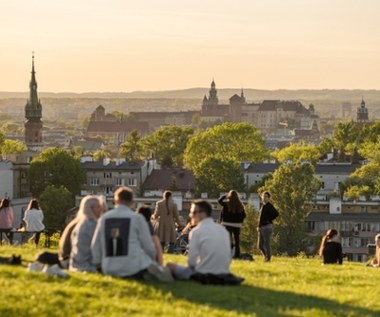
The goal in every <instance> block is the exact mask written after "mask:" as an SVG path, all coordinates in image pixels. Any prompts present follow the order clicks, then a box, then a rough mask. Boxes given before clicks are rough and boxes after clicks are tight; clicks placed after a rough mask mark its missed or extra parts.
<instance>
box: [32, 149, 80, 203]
mask: <svg viewBox="0 0 380 317" xmlns="http://www.w3.org/2000/svg"><path fill="white" fill-rule="evenodd" d="M29 177H30V186H31V191H32V193H33V195H34V196H38V195H40V194H41V193H42V192H43V191H44V189H45V188H46V187H47V186H48V185H54V186H64V187H65V188H67V189H68V190H69V191H70V193H71V194H72V195H76V194H79V193H80V188H81V185H82V184H83V183H84V182H85V180H86V178H85V172H84V170H83V169H82V167H81V164H80V161H79V159H78V158H75V157H73V156H72V155H71V154H70V153H69V152H67V151H66V150H64V149H61V148H48V149H46V150H44V151H42V152H41V153H40V155H39V156H38V157H37V158H35V159H33V161H32V162H31V164H30V170H29Z"/></svg>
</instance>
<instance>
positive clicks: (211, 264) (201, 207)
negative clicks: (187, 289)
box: [167, 200, 231, 280]
mask: <svg viewBox="0 0 380 317" xmlns="http://www.w3.org/2000/svg"><path fill="white" fill-rule="evenodd" d="M211 212H212V207H211V205H210V204H209V203H208V202H207V201H204V200H197V201H195V202H193V204H192V205H191V209H190V214H191V216H192V217H194V221H195V223H197V226H196V227H195V228H194V229H193V230H191V231H190V238H189V240H190V244H189V256H188V266H181V265H178V264H175V263H168V265H167V267H168V268H169V269H170V270H171V272H172V273H173V275H174V277H175V278H176V279H179V280H189V279H191V278H192V277H193V276H194V275H195V274H203V275H207V274H213V275H218V274H229V273H230V263H231V251H230V250H231V249H230V239H229V235H228V232H227V230H226V229H225V228H224V227H223V226H221V225H219V224H217V223H215V222H214V220H213V219H212V218H211Z"/></svg>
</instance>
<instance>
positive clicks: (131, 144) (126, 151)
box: [120, 130, 143, 161]
mask: <svg viewBox="0 0 380 317" xmlns="http://www.w3.org/2000/svg"><path fill="white" fill-rule="evenodd" d="M142 152H143V144H142V142H141V136H140V135H139V133H138V132H137V130H133V131H131V132H130V133H129V135H128V137H127V140H126V141H125V142H124V143H123V144H121V146H120V155H122V156H123V157H125V158H126V159H127V160H128V161H136V160H140V159H141V158H143V155H142Z"/></svg>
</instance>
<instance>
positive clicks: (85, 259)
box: [69, 195, 103, 272]
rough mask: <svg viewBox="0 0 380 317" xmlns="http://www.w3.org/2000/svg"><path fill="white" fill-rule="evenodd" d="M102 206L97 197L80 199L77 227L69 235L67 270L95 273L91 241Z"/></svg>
mask: <svg viewBox="0 0 380 317" xmlns="http://www.w3.org/2000/svg"><path fill="white" fill-rule="evenodd" d="M102 212H103V206H102V205H101V203H100V201H99V198H98V197H97V196H92V195H89V196H86V197H84V198H83V199H82V201H81V203H80V206H79V210H78V214H77V216H76V219H77V220H78V223H77V225H76V226H75V228H74V229H73V231H72V233H71V254H70V260H69V269H70V270H73V271H85V272H96V267H95V265H93V263H92V254H91V241H92V237H93V235H94V232H95V229H96V225H97V222H98V219H99V218H100V216H101V215H102Z"/></svg>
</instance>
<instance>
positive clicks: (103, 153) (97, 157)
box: [92, 150, 112, 162]
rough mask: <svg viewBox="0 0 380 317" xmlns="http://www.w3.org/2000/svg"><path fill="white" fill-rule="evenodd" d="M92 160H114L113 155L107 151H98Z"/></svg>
mask: <svg viewBox="0 0 380 317" xmlns="http://www.w3.org/2000/svg"><path fill="white" fill-rule="evenodd" d="M92 158H93V159H94V160H95V161H98V162H99V161H102V160H103V159H105V158H107V159H112V155H111V153H110V152H108V151H106V150H97V151H95V152H94V153H93V154H92Z"/></svg>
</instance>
